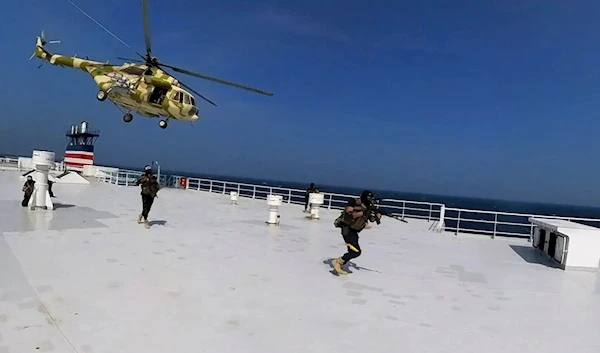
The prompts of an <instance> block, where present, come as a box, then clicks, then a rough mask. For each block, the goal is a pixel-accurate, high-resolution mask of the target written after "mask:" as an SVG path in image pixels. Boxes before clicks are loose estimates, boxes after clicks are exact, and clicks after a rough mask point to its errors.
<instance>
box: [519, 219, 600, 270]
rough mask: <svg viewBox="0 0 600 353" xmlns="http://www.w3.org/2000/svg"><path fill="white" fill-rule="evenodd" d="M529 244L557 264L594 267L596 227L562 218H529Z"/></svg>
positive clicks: (599, 262)
mask: <svg viewBox="0 0 600 353" xmlns="http://www.w3.org/2000/svg"><path fill="white" fill-rule="evenodd" d="M529 221H530V222H531V223H533V225H534V229H533V239H532V242H531V244H532V245H533V247H534V248H537V249H539V250H540V251H542V252H543V253H544V254H546V255H548V256H549V257H550V258H551V259H552V260H554V261H556V263H557V264H558V265H559V267H560V268H562V269H564V270H569V269H586V270H598V268H599V267H600V229H598V228H594V227H590V226H587V225H585V224H580V223H575V222H570V221H566V220H562V219H544V218H535V217H531V218H529Z"/></svg>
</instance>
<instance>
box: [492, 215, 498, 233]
mask: <svg viewBox="0 0 600 353" xmlns="http://www.w3.org/2000/svg"><path fill="white" fill-rule="evenodd" d="M497 225H498V214H497V213H494V233H492V239H496V226H497Z"/></svg>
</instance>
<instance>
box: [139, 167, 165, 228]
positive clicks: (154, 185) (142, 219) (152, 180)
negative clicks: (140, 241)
mask: <svg viewBox="0 0 600 353" xmlns="http://www.w3.org/2000/svg"><path fill="white" fill-rule="evenodd" d="M136 185H141V187H142V192H141V195H142V214H141V215H140V216H139V217H138V223H140V224H141V223H144V226H145V227H146V228H150V224H149V223H148V213H150V208H152V203H153V202H154V198H155V197H156V194H157V193H158V190H159V189H160V186H159V185H158V181H157V180H156V176H155V175H153V174H152V167H150V166H149V165H147V166H146V167H145V168H144V174H142V175H141V176H140V177H139V178H138V180H137V182H136Z"/></svg>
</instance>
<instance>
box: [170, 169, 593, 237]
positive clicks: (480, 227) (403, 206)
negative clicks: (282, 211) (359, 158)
mask: <svg viewBox="0 0 600 353" xmlns="http://www.w3.org/2000/svg"><path fill="white" fill-rule="evenodd" d="M182 179H185V183H182ZM166 185H167V186H169V187H173V188H179V189H181V188H185V189H188V190H196V191H206V192H213V193H220V194H228V193H230V192H231V191H235V192H237V193H238V194H239V195H240V197H249V198H253V199H266V197H267V195H270V194H273V195H281V196H282V197H283V201H284V202H286V203H291V204H301V205H303V204H304V194H305V192H306V191H305V190H300V189H290V188H283V187H274V186H266V185H256V184H246V183H237V182H230V181H223V180H213V179H202V178H187V177H183V176H179V175H171V176H169V178H168V180H167V184H166ZM323 194H324V195H325V202H324V204H323V205H322V207H325V208H327V209H342V208H343V207H344V205H345V204H346V202H347V201H348V198H351V197H357V196H356V195H345V194H336V193H328V192H323ZM380 205H381V207H382V208H383V209H384V210H386V211H388V212H390V213H392V214H394V215H396V216H399V217H401V218H403V219H404V218H418V219H425V220H427V221H430V222H439V221H440V215H441V213H442V209H443V210H444V212H443V213H444V216H443V220H442V222H443V230H445V231H448V232H453V233H454V234H459V233H471V234H484V235H489V236H491V237H492V238H494V237H496V236H507V237H524V238H528V237H530V236H531V234H532V231H533V225H532V224H531V223H530V222H529V217H532V216H535V217H543V218H549V219H564V220H569V221H573V222H578V223H583V224H588V225H591V226H593V227H600V219H597V218H580V217H560V216H547V215H536V214H524V213H511V212H497V211H483V210H471V209H462V208H448V207H445V205H444V204H441V203H434V202H423V201H410V200H395V199H382V200H381V203H380Z"/></svg>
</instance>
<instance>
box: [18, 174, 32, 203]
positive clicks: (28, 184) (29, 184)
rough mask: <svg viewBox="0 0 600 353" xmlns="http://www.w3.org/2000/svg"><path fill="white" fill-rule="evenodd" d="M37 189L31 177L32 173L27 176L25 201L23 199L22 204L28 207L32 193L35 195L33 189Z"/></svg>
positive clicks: (24, 187) (24, 186)
mask: <svg viewBox="0 0 600 353" xmlns="http://www.w3.org/2000/svg"><path fill="white" fill-rule="evenodd" d="M34 190H35V181H34V180H33V178H32V177H31V175H28V176H27V181H26V182H25V184H23V189H22V191H23V201H21V206H23V207H27V204H29V199H30V198H31V195H33V191H34Z"/></svg>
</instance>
